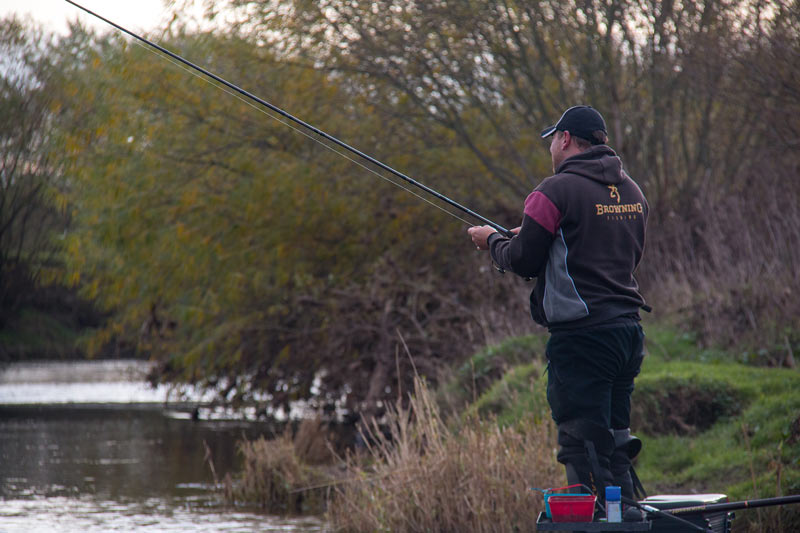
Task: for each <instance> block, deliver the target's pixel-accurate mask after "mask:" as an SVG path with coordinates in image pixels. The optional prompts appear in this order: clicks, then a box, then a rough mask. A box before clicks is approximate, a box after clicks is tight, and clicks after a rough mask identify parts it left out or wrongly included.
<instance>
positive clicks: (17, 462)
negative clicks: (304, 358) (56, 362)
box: [0, 364, 323, 533]
mask: <svg viewBox="0 0 800 533" xmlns="http://www.w3.org/2000/svg"><path fill="white" fill-rule="evenodd" d="M101 366H102V364H101ZM49 370H52V367H51V368H50V369H49ZM49 370H48V371H49ZM62 370H63V369H62ZM83 370H90V372H89V373H91V374H96V371H97V368H94V367H91V365H90V366H89V367H86V366H84V367H83ZM107 371H108V368H106V369H105V370H104V371H103V372H100V374H101V376H100V377H99V378H98V376H97V375H95V379H100V380H101V381H98V382H90V381H88V378H81V377H80V376H77V377H76V375H75V374H81V372H82V370H79V371H77V372H76V371H75V369H74V368H72V367H71V368H70V369H68V370H64V371H63V372H62V373H61V374H59V373H58V372H56V373H55V374H53V373H50V375H51V377H50V378H47V379H50V380H51V381H50V382H48V381H47V379H44V378H43V379H40V380H39V381H35V375H37V372H38V371H37V372H33V374H31V372H22V373H21V374H19V373H18V374H17V375H16V377H11V378H10V377H9V373H8V372H6V373H5V374H0V376H2V375H4V376H5V377H0V500H2V501H0V533H11V532H23V531H24V532H25V533H33V532H38V531H41V532H45V531H47V532H52V531H65V532H67V531H80V532H82V533H83V532H94V531H98V532H99V531H133V530H136V529H139V528H142V529H146V530H147V531H225V532H227V531H321V530H322V529H323V525H322V523H321V522H320V521H319V520H317V519H314V518H308V519H302V520H295V519H292V520H286V519H279V518H277V517H267V516H263V515H259V514H258V513H255V512H252V511H246V510H237V511H236V512H229V511H226V510H224V509H223V508H222V505H221V502H220V501H219V499H218V497H217V495H216V494H215V492H214V491H213V490H212V489H213V477H212V475H211V471H210V469H209V467H208V465H207V464H206V462H205V461H204V457H205V454H206V448H205V445H204V443H206V444H207V445H208V448H209V449H210V451H211V458H212V460H213V462H214V466H215V467H216V471H217V472H218V473H225V472H230V471H233V470H234V469H235V468H236V464H235V461H236V458H237V456H236V450H235V447H236V442H237V441H238V440H239V439H241V438H242V437H243V436H245V437H248V438H254V437H256V436H258V435H263V434H269V433H270V432H271V431H272V428H270V427H268V426H266V425H257V424H253V423H245V422H241V421H223V420H215V421H202V420H201V421H193V420H191V419H190V418H191V417H189V416H187V415H186V413H180V412H176V411H175V409H177V406H175V405H172V406H169V405H166V406H165V404H164V403H163V402H164V398H161V397H159V395H160V394H161V393H160V392H158V391H153V390H152V389H150V390H149V392H148V394H150V395H151V396H150V397H149V399H147V400H146V401H145V402H142V401H141V400H142V396H141V395H140V396H137V397H136V400H135V401H136V402H137V403H123V401H121V400H120V399H121V398H124V397H125V396H124V395H125V394H127V393H128V391H130V390H134V389H136V390H139V387H143V384H142V383H141V382H136V381H133V382H132V381H124V382H122V381H120V382H119V383H116V382H113V381H102V379H103V377H102V376H104V375H107V374H108V372H107ZM118 371H119V369H118V368H117V369H112V374H113V373H116V376H117V377H116V379H118V380H119V379H131V378H128V377H123V378H121V377H120V376H123V375H124V374H121V373H119V372H118ZM42 375H43V374H42ZM59 375H63V376H65V378H64V379H63V380H62V381H53V380H56V379H58V376H59ZM32 376H33V377H32ZM26 379H27V381H26ZM81 379H87V380H85V381H81ZM132 379H136V378H132ZM98 384H99V385H100V387H99V388H98V387H96V385H98ZM116 385H125V386H124V387H120V388H119V389H117V387H116ZM87 389H94V391H95V392H93V393H92V394H91V395H90V396H91V400H90V402H89V403H86V402H85V401H83V402H82V401H81V400H80V398H85V397H86V394H85V391H86V390H87ZM101 389H102V390H104V391H106V392H105V393H104V394H106V396H103V395H102V394H99V395H98V393H97V391H98V390H101ZM20 391H27V392H26V393H25V394H24V395H23V396H20ZM36 391H39V392H41V396H37V392H36ZM42 391H43V392H42ZM81 391H83V392H81ZM115 391H116V392H115ZM119 391H121V392H119ZM76 393H77V395H78V396H77V398H76V396H75V394H76ZM108 394H111V396H110V397H109V396H108ZM137 394H139V393H137ZM52 398H60V399H66V400H65V402H52V401H51V400H52ZM41 400H44V402H42V401H41Z"/></svg>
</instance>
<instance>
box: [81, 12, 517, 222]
mask: <svg viewBox="0 0 800 533" xmlns="http://www.w3.org/2000/svg"><path fill="white" fill-rule="evenodd" d="M65 1H66V2H67V3H69V4H72V5H73V6H75V7H77V8H78V9H80V10H82V11H84V12H86V13H88V14H89V15H92V16H93V17H96V18H98V19H100V20H102V21H103V22H105V23H106V24H109V25H111V26H113V27H115V28H117V29H118V30H120V31H122V32H124V33H126V34H128V35H130V36H131V37H133V38H134V39H137V40H138V41H141V42H142V43H144V44H146V45H148V46H150V47H151V48H153V49H155V50H158V51H159V52H161V53H162V54H165V55H167V56H169V57H171V58H172V59H175V60H176V61H180V62H181V63H183V64H184V65H186V66H188V67H190V68H192V69H194V70H196V71H198V72H200V73H201V74H203V75H204V76H207V77H208V78H211V79H212V80H214V81H216V82H218V83H221V84H223V85H225V86H226V87H228V88H229V89H231V90H234V91H236V92H237V93H239V94H241V95H242V96H244V97H246V98H249V99H250V100H253V101H254V102H257V103H258V104H260V105H262V106H264V107H266V108H267V109H269V110H271V111H274V112H275V113H278V114H279V115H281V116H282V117H284V118H286V119H288V120H291V121H292V122H294V123H295V124H298V125H299V126H301V127H303V128H305V129H307V130H309V131H311V132H313V133H315V134H316V135H318V136H320V137H322V138H324V139H326V140H328V141H330V142H332V143H334V144H336V145H338V146H340V147H342V148H344V149H345V150H348V151H349V152H351V153H353V154H355V155H356V156H358V157H360V158H362V159H365V160H366V161H369V162H370V163H372V164H373V165H376V166H378V167H379V168H381V169H383V170H385V171H387V172H389V173H391V174H393V175H395V176H397V177H398V178H400V179H402V180H404V181H405V182H407V183H410V184H411V185H414V186H415V187H418V188H420V189H422V190H423V191H425V192H426V193H428V194H430V195H432V196H434V197H436V198H438V199H439V200H441V201H443V202H446V203H447V204H449V205H451V206H453V207H455V208H456V209H459V210H461V211H462V212H464V213H466V214H468V215H470V216H472V217H474V218H476V219H478V220H480V221H481V222H483V223H484V224H487V225H489V226H491V227H492V228H494V229H496V230H497V231H499V232H500V233H502V234H503V235H505V236H506V237H509V238H510V237H513V236H514V234H513V233H512V232H511V231H510V230H508V229H506V228H504V227H503V226H501V225H500V224H497V223H496V222H493V221H491V220H489V219H488V218H486V217H484V216H483V215H480V214H478V213H476V212H475V211H473V210H471V209H469V208H468V207H465V206H463V205H461V204H459V203H458V202H456V201H454V200H451V199H450V198H448V197H447V196H445V195H443V194H442V193H440V192H438V191H436V190H434V189H431V188H430V187H428V186H427V185H424V184H422V183H420V182H418V181H417V180H415V179H413V178H410V177H409V176H406V175H405V174H403V173H402V172H399V171H397V170H395V169H393V168H392V167H390V166H389V165H387V164H385V163H382V162H381V161H378V160H377V159H375V158H374V157H372V156H369V155H367V154H365V153H364V152H362V151H360V150H358V149H356V148H353V147H352V146H350V145H349V144H347V143H345V142H343V141H340V140H339V139H337V138H336V137H334V136H333V135H330V134H328V133H325V132H324V131H322V130H321V129H319V128H317V127H315V126H312V125H311V124H309V123H307V122H304V121H303V120H300V119H299V118H297V117H295V116H294V115H291V114H289V113H288V112H286V111H284V110H283V109H281V108H279V107H278V106H276V105H273V104H271V103H269V102H267V101H266V100H264V99H262V98H259V97H258V96H256V95H254V94H252V93H250V92H248V91H246V90H244V89H242V88H241V87H239V86H238V85H234V84H233V83H231V82H229V81H227V80H225V79H223V78H221V77H220V76H217V75H216V74H214V73H213V72H210V71H208V70H206V69H204V68H203V67H201V66H199V65H196V64H194V63H192V62H191V61H189V60H187V59H184V58H183V57H181V56H180V55H178V54H176V53H174V52H171V51H169V50H167V49H166V48H164V47H163V46H160V45H158V44H156V43H154V42H152V41H149V40H148V39H145V38H144V37H142V36H140V35H138V34H136V33H134V32H132V31H130V30H128V29H126V28H123V27H122V26H120V25H119V24H117V23H115V22H112V21H110V20H108V19H107V18H105V17H103V16H101V15H99V14H97V13H95V12H94V11H91V10H89V9H87V8H85V7H83V6H82V5H80V4H78V3H76V2H73V1H72V0H65ZM334 151H335V150H334ZM337 153H339V152H337ZM340 155H344V154H341V153H340ZM406 190H407V189H406ZM434 205H435V204H434ZM451 215H452V213H451Z"/></svg>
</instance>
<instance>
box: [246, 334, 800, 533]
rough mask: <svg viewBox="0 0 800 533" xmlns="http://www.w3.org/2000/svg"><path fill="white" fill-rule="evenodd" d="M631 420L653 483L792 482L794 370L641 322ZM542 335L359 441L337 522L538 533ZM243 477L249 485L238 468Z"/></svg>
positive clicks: (335, 484) (656, 488) (799, 448)
mask: <svg viewBox="0 0 800 533" xmlns="http://www.w3.org/2000/svg"><path fill="white" fill-rule="evenodd" d="M646 331H647V334H648V341H647V352H648V355H647V357H646V359H645V363H644V367H643V371H642V374H641V375H640V377H639V378H638V379H637V383H636V387H637V388H636V391H635V393H634V400H633V404H634V407H633V413H632V419H633V422H632V427H633V429H634V432H635V433H636V434H637V435H639V436H640V437H642V439H643V441H644V449H643V452H642V454H641V455H640V457H639V460H638V464H637V470H638V472H639V474H640V477H641V478H642V481H643V482H644V484H645V487H646V488H647V489H648V491H649V493H650V494H657V493H670V494H681V493H704V492H706V493H708V492H711V493H725V494H727V495H728V496H729V498H730V499H731V500H740V499H751V498H764V497H771V496H776V495H785V494H796V493H800V372H798V371H797V370H795V369H779V368H763V367H756V366H751V365H748V364H745V363H743V362H742V359H743V357H742V354H735V353H730V352H724V351H718V350H709V349H701V348H700V347H698V346H696V345H695V344H694V342H693V340H692V338H691V336H687V335H684V334H682V333H679V332H677V331H675V330H673V329H670V328H669V327H663V326H661V327H660V326H657V325H650V326H646ZM545 343H546V335H532V336H527V337H520V338H514V339H508V340H506V341H504V342H503V343H501V344H499V345H497V346H492V347H489V348H487V349H485V350H484V351H482V352H480V353H478V354H475V355H474V356H473V357H472V358H470V360H469V361H467V362H466V363H465V364H464V365H462V366H461V367H459V368H457V369H455V370H454V371H453V375H452V376H451V378H450V379H449V380H448V381H447V382H446V383H445V384H444V385H443V386H441V387H439V389H438V390H436V391H435V392H431V391H429V390H428V389H427V388H426V387H425V386H424V385H421V386H420V388H418V390H417V391H416V394H415V396H413V398H412V401H411V404H410V405H409V406H408V407H407V408H404V409H399V410H395V411H392V412H391V413H390V414H389V416H388V418H387V425H386V426H385V427H384V429H383V431H381V432H379V431H377V430H376V431H373V432H372V433H371V434H368V435H366V442H368V443H369V445H368V446H367V448H366V450H364V451H362V452H361V453H356V454H351V455H349V456H348V457H347V458H346V459H343V460H342V463H341V465H340V468H341V471H340V473H339V475H338V476H337V479H336V480H333V481H331V482H330V485H329V488H330V490H329V491H328V492H327V496H326V497H327V502H328V517H329V519H330V521H331V524H332V525H333V526H334V527H335V528H336V529H337V530H342V531H421V530H425V531H455V530H458V531H518V530H533V528H534V527H535V526H534V521H535V517H536V513H537V512H538V510H539V509H540V507H541V497H537V495H536V494H534V493H531V491H530V490H529V489H530V487H532V486H537V487H552V486H558V485H559V484H560V483H562V482H563V473H562V469H561V467H560V465H557V463H556V462H555V453H554V452H555V442H554V427H553V424H552V422H551V420H550V418H549V410H548V407H547V402H546V399H545V387H546V379H545V378H544V369H545V358H544V346H545ZM244 482H247V480H246V479H245V480H244ZM734 526H735V527H734V531H737V532H748V531H778V532H780V531H797V530H800V506H788V507H785V508H768V509H764V510H757V511H740V512H739V513H737V518H736V520H735V522H734Z"/></svg>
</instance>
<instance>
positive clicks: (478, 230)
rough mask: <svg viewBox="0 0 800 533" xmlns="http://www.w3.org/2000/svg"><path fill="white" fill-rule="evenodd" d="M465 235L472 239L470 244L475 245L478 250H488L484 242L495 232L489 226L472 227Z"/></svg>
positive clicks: (495, 231)
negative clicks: (467, 234)
mask: <svg viewBox="0 0 800 533" xmlns="http://www.w3.org/2000/svg"><path fill="white" fill-rule="evenodd" d="M467 233H469V236H470V237H472V242H473V243H475V246H476V247H477V248H478V250H488V249H489V246H488V244H487V243H486V240H487V239H488V238H489V235H491V234H492V233H497V230H496V229H494V228H493V227H491V226H472V227H471V228H469V229H468V230H467Z"/></svg>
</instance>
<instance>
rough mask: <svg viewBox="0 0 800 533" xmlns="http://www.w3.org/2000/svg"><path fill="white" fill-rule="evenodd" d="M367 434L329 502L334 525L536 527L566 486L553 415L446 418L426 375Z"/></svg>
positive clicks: (498, 529)
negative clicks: (508, 421)
mask: <svg viewBox="0 0 800 533" xmlns="http://www.w3.org/2000/svg"><path fill="white" fill-rule="evenodd" d="M386 422H387V423H386V424H383V425H382V426H381V428H379V427H378V425H377V424H373V425H372V426H371V427H370V428H368V429H367V430H366V431H365V432H364V435H363V436H364V440H365V441H366V442H367V444H366V453H363V454H356V455H351V456H350V457H349V458H348V459H347V468H346V470H347V475H346V481H345V482H343V483H340V484H338V485H337V488H336V490H335V494H334V496H333V498H332V499H331V500H330V501H329V506H328V519H329V522H330V524H331V525H332V526H333V528H334V529H335V530H336V531H354V532H356V531H358V532H360V531H364V532H366V531H392V532H396V533H401V532H406V531H408V532H411V531H414V532H417V531H430V532H435V531H461V532H507V531H509V532H510V531H520V530H527V531H532V530H533V529H535V526H534V524H535V521H536V516H537V514H538V512H539V511H540V510H541V509H542V505H543V503H542V497H541V495H540V494H539V493H536V492H534V491H531V490H530V489H531V487H555V486H560V485H561V484H563V473H562V470H561V469H560V468H558V464H557V463H556V461H555V431H554V426H553V424H552V423H551V422H549V421H548V422H543V423H538V424H537V423H534V422H533V421H532V420H531V421H527V422H522V423H520V424H517V425H514V426H508V427H499V426H498V424H497V423H496V422H495V421H492V420H488V421H486V420H479V419H470V420H469V421H468V423H457V421H450V423H447V422H446V421H445V420H444V419H443V417H442V415H441V413H440V410H439V407H438V406H437V404H436V402H435V401H434V397H433V394H432V392H431V391H430V390H429V389H428V387H427V386H426V385H425V384H424V383H422V382H421V381H420V380H419V379H417V380H416V382H415V394H414V396H413V397H412V398H411V401H410V403H409V405H408V406H407V407H405V408H404V407H401V406H398V407H395V408H394V409H392V410H391V411H390V412H389V414H388V416H387V421H386Z"/></svg>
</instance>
